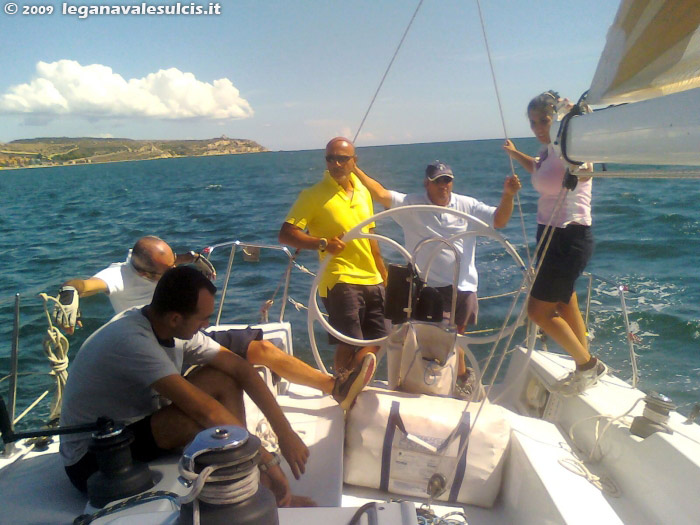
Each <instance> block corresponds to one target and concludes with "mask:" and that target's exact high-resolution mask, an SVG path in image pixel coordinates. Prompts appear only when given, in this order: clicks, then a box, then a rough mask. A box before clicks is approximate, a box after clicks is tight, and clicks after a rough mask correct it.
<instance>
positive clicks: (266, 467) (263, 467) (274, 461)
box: [258, 452, 280, 472]
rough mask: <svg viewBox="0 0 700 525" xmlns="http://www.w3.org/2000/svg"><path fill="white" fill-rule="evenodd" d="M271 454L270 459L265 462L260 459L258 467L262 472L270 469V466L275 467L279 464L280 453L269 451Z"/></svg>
mask: <svg viewBox="0 0 700 525" xmlns="http://www.w3.org/2000/svg"><path fill="white" fill-rule="evenodd" d="M270 454H272V459H271V460H270V461H268V462H266V463H263V462H262V461H261V462H260V464H259V465H258V467H260V470H261V471H262V472H267V471H268V470H270V469H271V468H272V467H276V466H277V465H279V464H280V455H279V454H277V453H276V452H270Z"/></svg>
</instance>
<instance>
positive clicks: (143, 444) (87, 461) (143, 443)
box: [65, 416, 170, 492]
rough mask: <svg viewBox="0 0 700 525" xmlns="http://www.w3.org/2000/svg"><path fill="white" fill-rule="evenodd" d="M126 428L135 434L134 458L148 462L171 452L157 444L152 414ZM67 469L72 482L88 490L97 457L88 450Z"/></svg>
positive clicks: (79, 488)
mask: <svg viewBox="0 0 700 525" xmlns="http://www.w3.org/2000/svg"><path fill="white" fill-rule="evenodd" d="M126 428H127V429H128V430H130V431H131V433H132V434H133V435H134V441H133V442H132V443H131V446H130V448H131V457H132V458H133V459H134V460H136V461H141V462H144V463H147V462H149V461H153V460H154V459H157V458H159V457H161V456H165V455H167V454H169V453H170V451H168V450H165V449H162V448H160V447H159V446H158V445H156V440H155V439H154V438H153V431H152V430H151V416H146V417H145V418H143V419H139V420H138V421H136V422H135V423H132V424H131V425H127V427H126ZM65 469H66V474H68V479H70V481H71V483H73V485H74V486H75V487H76V488H77V489H78V490H80V491H81V492H87V481H88V478H89V477H90V476H91V475H92V474H93V473H95V472H97V470H98V466H97V457H96V456H95V454H93V453H92V452H90V451H88V452H86V453H85V455H84V456H83V457H82V458H81V459H80V461H78V462H77V463H74V464H73V465H69V466H67V467H65Z"/></svg>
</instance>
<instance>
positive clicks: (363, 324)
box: [322, 283, 387, 344]
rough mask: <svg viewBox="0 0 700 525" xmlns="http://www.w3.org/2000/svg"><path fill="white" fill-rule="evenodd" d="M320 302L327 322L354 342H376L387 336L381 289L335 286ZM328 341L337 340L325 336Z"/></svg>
mask: <svg viewBox="0 0 700 525" xmlns="http://www.w3.org/2000/svg"><path fill="white" fill-rule="evenodd" d="M322 300H323V305H324V306H325V307H326V312H328V322H329V323H330V325H331V326H332V327H333V328H335V329H336V330H338V331H339V332H340V333H341V334H344V335H347V336H349V337H354V338H355V339H377V338H379V337H384V336H385V335H386V334H387V329H386V321H385V319H384V286H382V285H372V286H366V285H362V284H347V283H337V284H336V285H335V286H333V288H331V289H330V290H328V296H327V297H322ZM328 342H329V343H330V344H337V343H339V342H340V341H338V340H337V339H336V338H335V337H333V336H332V335H330V334H328Z"/></svg>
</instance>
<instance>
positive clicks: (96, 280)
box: [54, 235, 216, 334]
mask: <svg viewBox="0 0 700 525" xmlns="http://www.w3.org/2000/svg"><path fill="white" fill-rule="evenodd" d="M182 264H194V266H195V267H196V268H197V269H198V270H200V271H201V272H202V273H203V274H204V275H206V276H207V277H208V278H209V279H210V280H214V279H216V270H215V269H214V266H212V264H211V263H210V262H209V261H208V260H207V259H206V258H204V257H203V256H202V255H200V254H198V253H195V252H193V251H190V252H186V253H184V254H178V255H175V253H174V252H173V250H172V248H170V246H169V245H168V243H166V242H165V241H164V240H162V239H160V238H158V237H155V236H153V235H148V236H146V237H141V238H140V239H139V240H138V241H136V244H134V247H133V248H132V249H131V250H130V251H129V255H128V256H127V258H126V261H124V262H120V263H113V264H111V265H110V266H109V267H108V268H105V269H104V270H102V271H101V272H98V273H97V274H95V275H94V276H92V277H90V278H89V279H71V280H69V281H66V282H65V283H63V286H62V287H61V288H60V290H59V301H60V302H61V305H62V307H60V306H58V305H56V307H55V309H54V318H55V320H56V323H57V324H58V325H59V326H60V327H61V328H62V329H63V330H65V332H66V333H68V334H72V333H73V331H74V330H75V325H76V323H78V322H79V319H80V313H79V308H78V307H79V299H78V298H79V297H89V296H90V295H95V294H98V293H105V294H107V295H108V296H109V300H110V302H111V303H112V308H114V313H117V314H118V313H120V312H123V311H124V310H126V309H128V308H131V307H132V306H140V305H144V304H148V303H150V302H151V298H152V297H153V291H154V290H155V289H156V284H157V283H158V280H159V279H160V277H161V276H162V275H163V274H164V273H165V272H166V270H168V269H169V268H172V267H174V266H179V265H182Z"/></svg>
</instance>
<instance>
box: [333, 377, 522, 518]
mask: <svg viewBox="0 0 700 525" xmlns="http://www.w3.org/2000/svg"><path fill="white" fill-rule="evenodd" d="M484 403H486V405H485V406H484V408H483V409H482V411H481V414H480V415H479V418H478V420H477V421H476V425H473V421H474V417H475V416H476V413H477V412H478V410H479V406H480V405H481V403H471V404H470V405H469V410H468V411H467V412H466V413H465V412H464V408H465V406H466V401H460V400H457V399H451V398H441V397H434V396H425V395H415V394H406V393H401V392H391V391H388V390H383V389H378V388H369V389H366V390H365V391H363V392H362V393H361V394H360V395H359V396H358V398H357V401H356V403H355V406H354V407H353V409H352V410H351V411H350V412H349V413H348V419H347V423H346V429H345V443H346V444H345V456H344V481H345V483H349V484H351V485H359V486H362V487H370V488H377V489H382V490H386V491H388V492H391V493H393V494H402V495H407V496H415V497H423V498H427V496H428V494H427V486H428V481H429V480H430V478H431V476H432V475H433V474H435V473H436V472H437V473H440V474H442V475H443V476H444V477H445V479H446V481H447V489H446V491H445V492H444V493H443V494H442V495H441V496H439V497H438V498H437V499H438V500H439V501H450V502H459V503H464V504H470V505H478V506H481V507H491V506H492V505H493V502H494V501H495V499H496V497H497V495H498V492H499V490H500V487H501V478H502V471H503V463H504V459H505V451H506V448H507V446H508V442H509V440H510V425H509V423H508V421H507V420H506V419H505V411H504V409H502V408H501V407H499V406H497V405H492V404H490V403H488V401H484ZM471 426H474V428H473V429H472V432H471V435H469V428H470V427H471ZM467 435H469V441H468V444H467V447H466V449H465V451H464V453H463V454H462V455H459V454H458V452H459V449H460V447H461V445H462V444H463V443H464V440H465V439H467ZM426 445H427V446H426ZM458 455H459V457H458ZM453 471H454V472H455V473H454V475H452V472H453Z"/></svg>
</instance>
